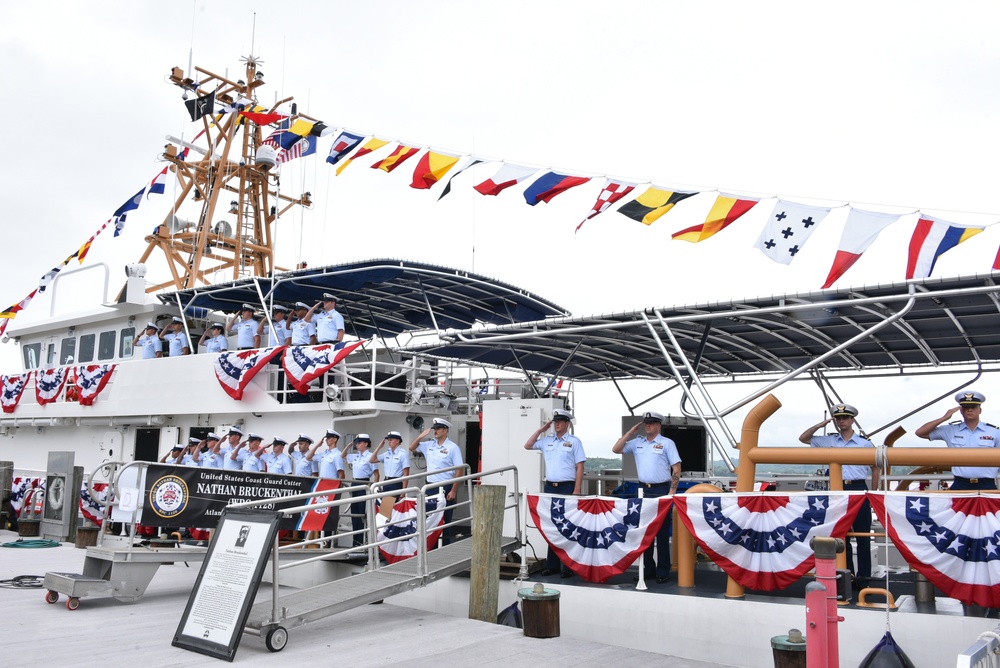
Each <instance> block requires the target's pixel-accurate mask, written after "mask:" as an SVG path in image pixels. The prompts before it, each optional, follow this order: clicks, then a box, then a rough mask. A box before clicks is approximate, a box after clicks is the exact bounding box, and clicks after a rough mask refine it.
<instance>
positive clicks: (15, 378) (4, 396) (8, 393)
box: [0, 371, 31, 413]
mask: <svg viewBox="0 0 1000 668" xmlns="http://www.w3.org/2000/svg"><path fill="white" fill-rule="evenodd" d="M29 378H31V372H30V371H26V372H25V373H18V374H12V375H10V376H0V406H2V407H3V412H4V413H13V412H14V409H15V408H17V404H18V402H19V401H21V397H22V396H23V395H24V388H25V387H27V386H28V379H29Z"/></svg>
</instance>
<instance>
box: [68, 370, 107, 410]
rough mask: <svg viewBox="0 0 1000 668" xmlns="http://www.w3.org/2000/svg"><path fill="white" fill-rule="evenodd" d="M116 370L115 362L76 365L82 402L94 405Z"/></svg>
mask: <svg viewBox="0 0 1000 668" xmlns="http://www.w3.org/2000/svg"><path fill="white" fill-rule="evenodd" d="M114 371H115V365H114V364H81V365H80V366H78V367H76V386H77V389H78V390H79V393H80V404H81V405H83V406H93V405H94V401H96V400H97V395H99V394H100V393H101V392H103V391H104V388H105V387H107V386H108V382H109V381H110V380H111V374H113V373H114Z"/></svg>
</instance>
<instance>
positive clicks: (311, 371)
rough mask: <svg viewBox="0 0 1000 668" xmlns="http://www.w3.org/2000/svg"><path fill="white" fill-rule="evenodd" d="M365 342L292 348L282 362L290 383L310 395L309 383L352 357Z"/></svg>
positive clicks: (300, 391) (342, 342)
mask: <svg viewBox="0 0 1000 668" xmlns="http://www.w3.org/2000/svg"><path fill="white" fill-rule="evenodd" d="M362 343H364V341H363V340H362V341H355V342H354V343H351V344H350V345H348V344H347V342H345V341H341V342H340V343H337V344H330V343H323V344H320V345H318V346H292V347H290V348H288V350H287V351H285V356H284V357H283V358H282V360H281V364H282V366H283V367H284V368H285V375H286V376H288V382H289V383H290V384H291V386H292V387H294V388H295V389H296V390H298V391H299V394H308V393H309V383H310V382H312V381H313V380H315V379H317V378H319V377H320V376H322V375H323V374H324V373H326V372H327V371H329V370H330V369H332V368H333V367H334V366H335V365H336V364H338V363H340V361H341V360H343V359H345V358H346V357H347V356H348V355H350V354H351V353H352V352H353V351H354V349H355V348H357V347H358V346H360V345H361V344H362Z"/></svg>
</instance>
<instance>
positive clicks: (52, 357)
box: [45, 343, 56, 368]
mask: <svg viewBox="0 0 1000 668" xmlns="http://www.w3.org/2000/svg"><path fill="white" fill-rule="evenodd" d="M55 363H56V344H54V343H50V344H48V347H47V349H46V353H45V366H46V367H47V368H51V367H52V365H53V364H55Z"/></svg>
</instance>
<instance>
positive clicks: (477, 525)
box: [469, 485, 507, 624]
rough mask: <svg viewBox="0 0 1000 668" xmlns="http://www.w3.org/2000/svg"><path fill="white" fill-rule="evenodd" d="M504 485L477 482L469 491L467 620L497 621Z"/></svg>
mask: <svg viewBox="0 0 1000 668" xmlns="http://www.w3.org/2000/svg"><path fill="white" fill-rule="evenodd" d="M506 494H507V488H506V487H504V486H503V485H479V486H477V487H476V488H475V489H474V490H473V494H472V573H471V578H470V580H469V619H478V620H480V621H483V622H491V623H493V624H495V623H496V621H497V606H498V602H499V600H500V554H501V553H500V538H501V533H502V531H503V506H504V498H505V497H506Z"/></svg>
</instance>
